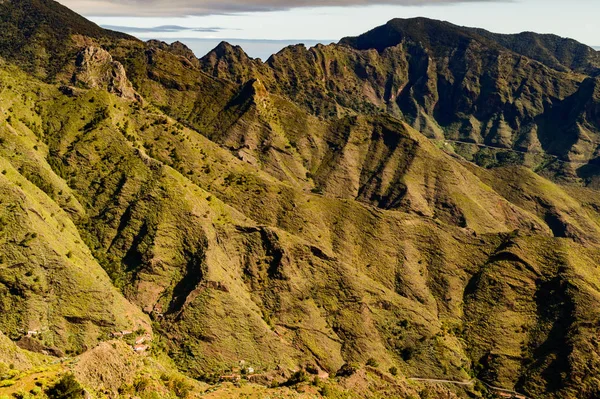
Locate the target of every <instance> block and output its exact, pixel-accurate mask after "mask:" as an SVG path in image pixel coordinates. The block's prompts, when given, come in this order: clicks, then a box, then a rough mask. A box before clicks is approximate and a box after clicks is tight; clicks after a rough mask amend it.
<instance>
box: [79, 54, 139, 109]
mask: <svg viewBox="0 0 600 399" xmlns="http://www.w3.org/2000/svg"><path fill="white" fill-rule="evenodd" d="M76 67H77V70H76V71H75V73H74V74H73V83H74V84H81V85H84V86H86V87H89V88H94V89H97V88H100V89H106V90H108V91H109V92H110V93H114V94H117V95H118V96H120V97H123V98H126V99H129V100H136V101H140V100H141V97H140V95H139V94H138V93H137V92H136V91H135V90H134V88H133V85H132V84H131V82H130V81H129V79H128V78H127V74H126V72H125V68H123V65H122V64H121V63H120V62H118V61H114V60H113V58H112V56H111V55H110V53H109V52H108V51H106V50H104V49H102V48H99V47H94V46H90V47H86V48H85V49H84V50H82V51H81V52H80V53H79V54H78V55H77V60H76Z"/></svg>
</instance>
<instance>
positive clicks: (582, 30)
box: [58, 0, 600, 59]
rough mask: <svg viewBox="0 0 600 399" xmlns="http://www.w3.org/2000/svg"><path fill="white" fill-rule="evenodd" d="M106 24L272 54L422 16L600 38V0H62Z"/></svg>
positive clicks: (197, 44) (588, 40)
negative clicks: (294, 44)
mask: <svg viewBox="0 0 600 399" xmlns="http://www.w3.org/2000/svg"><path fill="white" fill-rule="evenodd" d="M58 1H59V2H61V3H63V4H64V5H66V6H68V7H70V8H71V9H73V10H75V11H77V12H79V13H80V14H82V15H84V16H86V17H88V18H89V19H91V20H92V21H94V22H96V23H98V24H99V25H101V26H104V27H107V28H110V29H114V30H120V31H125V32H127V33H130V34H132V35H134V36H137V37H139V38H141V39H144V40H146V39H161V40H165V41H167V42H170V41H174V40H180V41H182V42H184V43H186V44H187V45H188V46H190V47H191V48H192V49H193V50H194V52H195V53H196V55H197V56H202V55H204V54H205V53H206V52H208V51H209V50H210V49H211V48H213V47H214V46H216V44H218V42H219V41H220V40H221V39H228V41H230V42H232V44H238V45H241V46H242V47H243V48H244V49H245V50H246V51H247V52H248V53H249V54H250V55H251V56H254V57H260V58H263V59H264V58H267V57H268V56H269V55H270V54H271V53H273V52H276V51H278V50H279V49H281V48H283V47H285V46H286V45H288V44H291V43H305V44H307V45H314V44H316V43H318V42H321V43H325V44H327V43H330V42H335V41H338V40H339V39H341V38H342V37H345V36H354V35H358V34H361V33H364V32H366V31H368V30H370V29H372V28H374V27H376V26H379V25H382V24H384V23H386V22H387V21H388V20H390V19H392V18H410V17H417V16H424V17H429V18H434V19H440V20H445V21H449V22H452V23H455V24H458V25H463V26H472V27H480V28H484V29H487V30H490V31H493V32H499V33H517V32H522V31H535V32H539V33H554V34H558V35H560V36H564V37H571V38H573V39H576V40H578V41H580V42H583V43H585V44H588V45H590V46H595V45H596V46H600V23H599V22H598V16H599V15H600V1H599V0H481V1H477V0H471V1H459V0H256V1H249V0H58Z"/></svg>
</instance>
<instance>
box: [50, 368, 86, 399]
mask: <svg viewBox="0 0 600 399" xmlns="http://www.w3.org/2000/svg"><path fill="white" fill-rule="evenodd" d="M46 395H47V396H48V398H50V399H78V398H83V397H85V391H84V390H83V388H82V387H81V385H80V384H79V383H78V382H77V380H76V379H75V376H73V374H66V375H64V376H63V377H62V378H61V379H60V380H59V381H58V382H57V383H56V384H55V385H53V386H52V387H50V388H48V389H47V390H46Z"/></svg>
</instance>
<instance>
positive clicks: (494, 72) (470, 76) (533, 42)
mask: <svg viewBox="0 0 600 399" xmlns="http://www.w3.org/2000/svg"><path fill="white" fill-rule="evenodd" d="M232 51H233V50H230V51H229V52H227V51H224V50H223V46H221V49H220V50H219V51H214V52H212V53H209V54H208V55H207V56H205V57H203V59H202V65H203V69H204V70H205V71H207V72H208V73H212V74H213V75H214V76H218V77H221V78H229V79H230V80H232V81H241V80H244V79H247V78H250V77H254V78H260V79H261V81H262V82H263V83H264V85H265V86H266V87H267V89H268V90H269V91H270V92H272V93H277V94H280V95H284V96H286V97H288V98H290V99H292V100H293V101H295V102H296V103H297V104H298V105H300V106H302V107H303V108H304V109H306V110H307V111H309V112H310V113H312V114H314V115H317V116H320V117H325V118H336V117H338V116H340V115H347V114H349V113H353V112H360V113H367V114H377V113H380V112H387V113H390V114H392V115H395V116H397V117H400V118H405V119H406V120H407V121H409V123H410V124H411V125H412V126H413V127H414V128H415V129H417V130H419V131H421V132H422V133H424V134H426V135H427V136H429V137H432V138H438V139H446V140H452V141H454V144H453V146H454V147H455V150H456V151H457V152H459V153H460V154H461V155H463V156H465V157H466V158H467V159H468V160H472V161H475V162H477V163H478V164H480V165H481V166H490V165H498V164H500V165H506V164H507V163H518V164H524V165H527V166H530V167H533V168H534V169H536V170H540V169H541V170H542V173H545V174H546V175H547V176H553V177H554V178H559V179H567V180H570V181H576V182H581V181H582V180H581V179H583V181H584V182H586V183H591V182H592V181H593V180H594V179H593V178H591V176H590V173H582V171H581V167H582V166H584V165H586V164H588V163H590V162H591V161H592V160H593V159H594V158H595V152H596V149H597V144H598V130H597V129H596V128H594V127H593V125H594V124H595V121H594V119H593V117H592V119H591V120H588V119H587V118H588V116H589V115H587V114H586V115H575V114H569V115H566V114H564V112H563V113H562V114H561V115H563V117H561V122H560V123H561V128H560V134H558V133H557V132H556V131H555V129H554V128H553V126H555V123H554V119H553V118H555V115H556V114H557V112H560V111H558V110H560V109H571V104H572V102H573V99H574V98H579V99H580V100H581V98H582V96H585V94H584V92H582V91H584V90H585V88H586V87H587V86H589V84H590V83H589V82H588V83H587V84H583V82H584V80H585V79H588V78H589V79H594V76H595V75H596V74H597V71H598V69H597V68H598V65H599V64H598V59H599V57H598V53H597V52H596V51H594V50H593V49H591V48H589V47H587V46H584V45H581V44H578V43H576V42H573V41H570V40H567V39H560V38H558V37H554V36H550V35H535V34H521V35H497V34H492V33H490V32H486V31H483V30H478V29H470V28H462V27H457V26H454V25H451V24H449V23H444V22H439V21H431V20H427V19H415V20H392V21H390V22H389V23H388V24H387V25H385V26H382V27H380V28H376V29H374V30H373V31H371V32H368V33H366V34H364V35H362V36H359V37H356V38H346V39H343V40H342V41H341V42H340V43H339V44H338V45H329V46H317V47H315V48H311V49H306V48H304V47H303V46H295V47H289V48H286V49H284V50H282V51H281V52H280V53H278V54H276V55H274V56H273V57H271V58H270V59H269V60H268V61H267V62H266V63H265V64H261V63H259V62H258V61H253V60H252V61H244V62H238V60H239V59H240V57H233V58H232V57H231V56H230V55H229V54H231V52H232ZM227 65H231V67H229V66H227ZM227 74H229V76H227ZM588 101H589V107H594V101H595V100H593V99H592V98H591V97H590V98H588ZM469 143H472V144H478V145H472V144H469ZM484 146H485V147H487V148H485V147H484ZM524 154H525V155H524ZM528 155H529V156H528ZM532 159H533V160H532ZM594 184H595V183H594Z"/></svg>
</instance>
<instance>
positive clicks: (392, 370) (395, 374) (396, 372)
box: [389, 366, 398, 376]
mask: <svg viewBox="0 0 600 399" xmlns="http://www.w3.org/2000/svg"><path fill="white" fill-rule="evenodd" d="M389 372H390V374H391V375H393V376H397V375H398V368H397V367H396V366H392V367H390V370H389Z"/></svg>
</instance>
